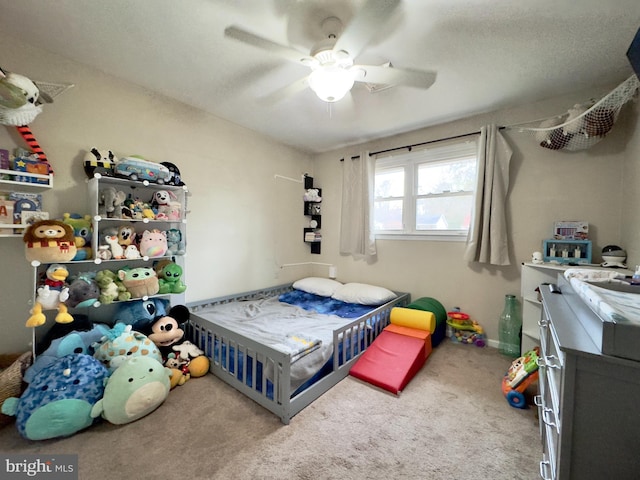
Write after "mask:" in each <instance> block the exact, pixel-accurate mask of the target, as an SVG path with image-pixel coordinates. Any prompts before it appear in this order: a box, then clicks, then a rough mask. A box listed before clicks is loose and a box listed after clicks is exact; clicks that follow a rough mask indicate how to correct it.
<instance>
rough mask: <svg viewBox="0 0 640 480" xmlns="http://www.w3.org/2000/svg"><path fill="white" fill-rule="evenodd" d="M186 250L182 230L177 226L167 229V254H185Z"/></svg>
mask: <svg viewBox="0 0 640 480" xmlns="http://www.w3.org/2000/svg"><path fill="white" fill-rule="evenodd" d="M185 252H186V249H185V245H184V241H183V240H182V232H181V231H180V230H179V229H177V228H170V229H169V230H167V253H166V254H167V255H184V254H185Z"/></svg>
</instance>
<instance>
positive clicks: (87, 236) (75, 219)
mask: <svg viewBox="0 0 640 480" xmlns="http://www.w3.org/2000/svg"><path fill="white" fill-rule="evenodd" d="M62 221H63V222H64V223H66V224H68V225H71V227H72V228H73V235H74V236H75V244H76V249H77V253H76V255H75V257H73V258H72V260H74V261H75V260H89V259H90V258H91V237H92V235H93V226H92V224H91V215H85V216H84V217H83V216H81V215H79V214H77V213H65V214H64V215H63V220H62Z"/></svg>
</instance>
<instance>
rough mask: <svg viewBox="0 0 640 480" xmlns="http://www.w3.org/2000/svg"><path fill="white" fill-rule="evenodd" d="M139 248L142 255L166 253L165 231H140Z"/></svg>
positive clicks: (155, 255)
mask: <svg viewBox="0 0 640 480" xmlns="http://www.w3.org/2000/svg"><path fill="white" fill-rule="evenodd" d="M139 249H140V254H141V255H142V256H143V257H162V256H163V255H164V254H165V253H167V232H163V231H160V230H158V229H153V230H145V231H144V232H142V238H141V239H140V244H139Z"/></svg>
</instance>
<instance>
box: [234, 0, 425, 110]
mask: <svg viewBox="0 0 640 480" xmlns="http://www.w3.org/2000/svg"><path fill="white" fill-rule="evenodd" d="M399 3H400V0H367V1H366V2H365V4H364V6H363V7H362V8H361V9H360V10H359V11H358V13H357V15H356V17H355V18H354V19H353V20H352V21H351V22H350V23H349V24H348V25H347V26H346V28H345V29H344V31H343V30H342V27H343V25H342V22H341V20H340V19H339V18H337V17H333V16H331V17H328V18H326V19H325V20H324V21H323V22H322V25H321V29H322V32H323V33H324V34H325V35H326V38H324V39H323V40H321V41H320V42H318V43H317V44H316V45H314V46H313V48H312V49H311V51H310V52H309V53H308V54H305V53H302V52H299V51H298V50H296V49H295V48H292V47H289V46H285V45H281V44H279V43H276V42H273V41H271V40H268V39H266V38H263V37H260V36H258V35H255V34H253V33H251V32H248V31H246V30H244V29H242V28H240V27H237V26H235V25H231V26H229V27H227V28H226V29H225V31H224V34H225V36H226V37H228V38H231V39H233V40H237V41H240V42H243V43H245V44H248V45H252V46H254V47H257V48H260V49H262V50H265V51H267V52H270V53H273V54H276V55H279V56H281V57H283V58H285V59H286V60H289V61H292V62H295V63H298V64H302V65H305V66H307V67H309V68H310V69H311V73H310V74H309V75H308V76H306V77H304V78H302V79H300V80H299V81H297V82H295V83H293V84H291V85H289V86H286V87H284V88H283V89H281V90H279V91H277V92H275V93H274V95H272V100H274V101H275V100H279V99H281V98H283V97H285V96H288V95H290V94H293V93H296V92H297V91H300V90H303V89H305V88H307V87H310V88H311V89H312V90H313V91H314V92H315V93H316V95H317V96H318V97H319V98H320V99H321V100H324V101H325V102H329V103H333V102H337V101H338V100H340V99H342V98H343V97H344V96H345V95H346V94H347V93H348V92H349V91H350V90H351V88H352V87H353V85H354V83H355V82H364V83H367V84H377V85H405V86H410V87H416V88H422V89H426V88H429V87H430V86H431V85H432V84H433V82H435V80H436V73H435V72H431V71H425V70H414V69H408V68H395V67H393V66H391V65H390V63H389V64H387V65H384V66H383V65H360V64H357V63H356V62H355V58H357V57H358V55H359V54H360V53H361V52H362V50H364V48H365V47H366V46H367V44H368V43H369V41H370V40H371V39H372V37H373V35H374V34H375V32H376V31H377V30H379V29H380V26H381V25H382V24H383V23H384V22H385V21H386V20H387V19H388V18H389V17H390V15H391V13H392V12H393V11H394V10H395V9H396V7H397V6H398V4H399ZM340 32H342V33H340Z"/></svg>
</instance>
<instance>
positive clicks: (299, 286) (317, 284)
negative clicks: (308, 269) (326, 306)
mask: <svg viewBox="0 0 640 480" xmlns="http://www.w3.org/2000/svg"><path fill="white" fill-rule="evenodd" d="M341 286H342V284H341V283H340V282H338V281H337V280H332V279H330V278H321V277H307V278H302V279H300V280H296V281H295V282H294V283H293V288H295V289H296V290H302V291H303V292H307V293H315V294H316V295H320V296H322V297H330V296H331V295H333V293H334V292H335V291H336V289H337V288H338V287H341Z"/></svg>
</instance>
